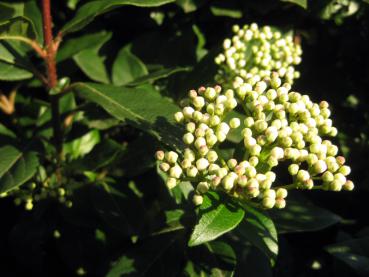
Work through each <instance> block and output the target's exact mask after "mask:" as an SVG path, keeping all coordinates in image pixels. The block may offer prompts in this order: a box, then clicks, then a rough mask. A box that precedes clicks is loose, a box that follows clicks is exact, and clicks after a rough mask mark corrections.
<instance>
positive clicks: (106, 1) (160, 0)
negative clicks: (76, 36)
mask: <svg viewBox="0 0 369 277" xmlns="http://www.w3.org/2000/svg"><path fill="white" fill-rule="evenodd" d="M171 2H174V0H113V1H112V0H103V1H97V0H95V1H91V2H89V3H86V4H85V5H83V6H82V7H81V8H80V9H78V10H77V13H76V15H75V17H74V18H73V19H72V20H71V21H69V22H68V23H67V24H65V25H64V27H63V28H62V30H61V32H62V33H64V34H66V33H71V32H76V31H79V30H81V29H82V28H83V27H85V26H86V25H87V24H89V23H90V22H91V21H93V20H94V19H95V17H97V16H99V15H101V14H104V13H106V12H109V11H111V10H113V9H116V8H119V7H122V6H127V5H131V6H137V7H157V6H161V5H164V4H167V3H171Z"/></svg>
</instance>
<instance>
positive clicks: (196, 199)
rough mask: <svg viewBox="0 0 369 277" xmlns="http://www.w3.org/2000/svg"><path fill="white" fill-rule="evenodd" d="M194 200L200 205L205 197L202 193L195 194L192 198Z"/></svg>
mask: <svg viewBox="0 0 369 277" xmlns="http://www.w3.org/2000/svg"><path fill="white" fill-rule="evenodd" d="M192 202H193V204H194V205H195V206H200V205H201V204H202V202H204V198H203V197H202V196H201V195H198V194H195V195H194V196H193V198H192Z"/></svg>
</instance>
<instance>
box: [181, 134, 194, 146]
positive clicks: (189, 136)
mask: <svg viewBox="0 0 369 277" xmlns="http://www.w3.org/2000/svg"><path fill="white" fill-rule="evenodd" d="M194 140H195V137H194V136H193V134H191V133H186V134H184V135H183V142H184V143H185V144H191V143H193V141H194Z"/></svg>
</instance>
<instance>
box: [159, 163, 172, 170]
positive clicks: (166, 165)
mask: <svg viewBox="0 0 369 277" xmlns="http://www.w3.org/2000/svg"><path fill="white" fill-rule="evenodd" d="M159 168H160V170H161V171H163V172H167V171H168V170H169V168H170V165H169V164H167V163H161V164H160V165H159Z"/></svg>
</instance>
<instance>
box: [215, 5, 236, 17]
mask: <svg viewBox="0 0 369 277" xmlns="http://www.w3.org/2000/svg"><path fill="white" fill-rule="evenodd" d="M210 11H211V13H212V14H213V15H215V16H226V17H231V18H241V17H242V11H240V10H236V9H228V8H223V7H216V6H211V7H210Z"/></svg>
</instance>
